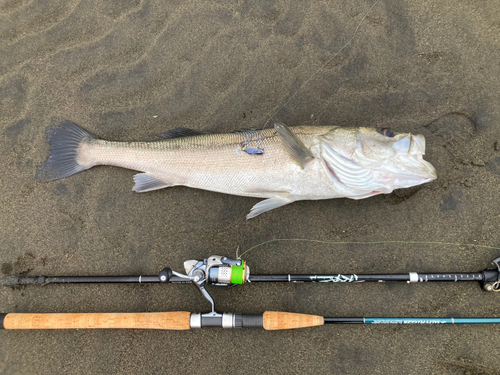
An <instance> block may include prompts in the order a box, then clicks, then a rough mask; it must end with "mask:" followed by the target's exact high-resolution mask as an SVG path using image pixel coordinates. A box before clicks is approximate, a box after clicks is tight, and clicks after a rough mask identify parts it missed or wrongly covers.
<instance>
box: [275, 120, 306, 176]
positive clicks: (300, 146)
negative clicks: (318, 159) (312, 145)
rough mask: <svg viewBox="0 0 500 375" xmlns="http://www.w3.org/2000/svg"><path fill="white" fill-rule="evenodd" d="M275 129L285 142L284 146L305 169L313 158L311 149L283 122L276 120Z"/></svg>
mask: <svg viewBox="0 0 500 375" xmlns="http://www.w3.org/2000/svg"><path fill="white" fill-rule="evenodd" d="M274 129H276V132H277V133H278V136H279V138H280V140H281V143H282V144H283V147H284V148H285V150H286V151H287V152H288V154H289V155H290V157H291V158H292V159H293V160H294V161H295V162H296V163H297V164H298V165H300V166H301V167H302V169H304V167H305V165H306V163H307V162H308V161H309V160H311V159H312V158H313V155H312V153H311V151H310V150H309V149H308V148H307V147H306V146H305V145H304V142H302V141H301V140H300V138H299V137H297V135H296V134H295V133H294V132H293V131H292V129H290V128H289V127H288V126H286V125H285V124H283V123H282V122H276V123H275V124H274Z"/></svg>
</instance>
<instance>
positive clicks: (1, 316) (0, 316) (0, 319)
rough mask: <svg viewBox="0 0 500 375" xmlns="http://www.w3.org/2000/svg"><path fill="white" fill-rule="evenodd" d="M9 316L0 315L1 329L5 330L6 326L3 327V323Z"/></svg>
mask: <svg viewBox="0 0 500 375" xmlns="http://www.w3.org/2000/svg"><path fill="white" fill-rule="evenodd" d="M6 316H7V314H5V313H0V329H5V327H4V325H3V321H4V320H5V317H6Z"/></svg>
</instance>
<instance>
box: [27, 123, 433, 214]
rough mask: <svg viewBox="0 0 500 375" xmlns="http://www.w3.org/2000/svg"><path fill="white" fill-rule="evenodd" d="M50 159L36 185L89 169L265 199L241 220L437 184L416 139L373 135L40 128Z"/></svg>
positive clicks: (143, 186)
mask: <svg viewBox="0 0 500 375" xmlns="http://www.w3.org/2000/svg"><path fill="white" fill-rule="evenodd" d="M47 134H48V140H49V143H50V144H51V155H50V156H49V159H47V161H46V162H45V163H44V164H42V165H41V166H40V167H39V169H38V171H37V176H36V179H37V180H39V181H50V180H55V179H59V178H63V177H67V176H70V175H72V174H74V173H77V172H80V171H82V170H85V169H88V168H91V167H93V166H95V165H113V166H118V167H122V168H127V169H133V170H137V171H140V172H142V173H139V174H137V175H135V176H134V180H135V186H134V188H133V190H134V191H137V192H146V191H152V190H157V189H161V188H165V187H170V186H177V185H183V186H189V187H193V188H197V189H204V190H210V191H215V192H220V193H225V194H233V195H242V196H248V197H259V198H267V199H266V200H264V201H262V202H259V203H258V204H257V205H255V206H254V207H253V209H252V211H251V212H250V213H249V215H248V216H247V218H251V217H255V216H257V215H259V214H261V213H263V212H266V211H268V210H271V209H273V208H276V207H280V206H283V205H285V204H288V203H291V202H293V201H297V200H316V199H330V198H341V197H346V198H352V199H361V198H367V197H370V196H373V195H376V194H382V193H386V194H387V193H390V192H392V191H393V190H394V189H397V188H403V187H410V186H415V185H419V184H422V183H425V182H429V181H432V180H434V179H435V178H436V171H435V169H434V167H433V166H432V165H431V164H430V163H428V162H426V161H424V160H423V158H422V156H423V154H424V151H425V140H424V138H423V136H421V135H412V134H397V135H394V136H391V137H388V136H386V135H384V134H380V133H379V132H377V131H376V130H375V129H369V128H341V127H335V126H321V127H311V126H299V127H293V128H288V127H286V126H285V125H283V124H276V125H275V128H274V129H266V130H262V131H260V130H249V131H242V132H235V133H229V134H202V133H199V132H196V131H192V130H189V129H182V128H177V129H174V130H173V131H170V132H167V133H164V135H163V136H164V137H165V139H161V140H157V141H153V142H113V141H106V140H102V139H99V138H98V137H96V136H94V135H92V134H90V133H88V132H86V131H85V130H83V129H82V128H80V127H78V126H77V125H75V124H73V123H71V122H69V121H65V122H63V123H61V124H60V125H59V126H57V127H49V128H48V129H47Z"/></svg>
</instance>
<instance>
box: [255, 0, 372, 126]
mask: <svg viewBox="0 0 500 375" xmlns="http://www.w3.org/2000/svg"><path fill="white" fill-rule="evenodd" d="M379 1H380V0H375V2H374V3H373V5H372V6H371V7H370V9H368V12H366V13H365V15H364V16H363V18H362V19H361V21H359V23H358V26H357V27H356V30H354V34H352V37H351V39H349V40H348V41H347V43H346V44H344V46H343V47H342V48H341V49H339V50H338V51H337V52H336V53H335V54H334V55H333V56H332V57H330V58H329V59H328V60H327V62H326V63H324V64H323V65H322V66H321V67H320V68H319V69H318V70H316V71H315V72H314V73H313V74H312V75H311V76H310V77H309V78H308V79H307V80H306V81H305V82H304V83H303V84H302V85H301V86H300V87H299V88H298V89H297V91H295V93H294V94H293V95H292V96H291V97H290V98H289V99H288V100H287V101H286V102H285V104H283V105H282V106H281V107H280V108H278V110H277V111H276V112H274V113H273V114H272V115H271V117H269V118H268V119H267V121H266V122H265V123H264V126H263V128H262V129H264V128H265V127H266V125H267V124H268V123H269V121H271V119H272V118H273V117H274V116H276V115H277V114H278V112H279V111H281V110H282V109H283V108H285V107H286V105H287V104H288V103H290V101H291V100H292V99H293V98H294V97H295V95H297V94H298V93H299V91H300V90H302V89H303V88H304V86H305V85H307V84H308V83H309V81H310V80H312V79H313V78H314V77H315V76H316V75H317V74H318V73H319V72H320V71H322V70H323V69H324V68H325V66H327V65H328V64H329V63H330V62H331V61H332V60H333V59H334V58H335V57H337V56H338V55H339V54H340V53H341V52H342V51H343V50H344V49H345V48H346V47H347V46H348V45H349V44H351V42H352V41H353V40H354V38H355V37H356V34H357V33H358V30H359V27H360V26H361V24H362V23H363V21H364V20H365V18H366V17H367V16H368V14H369V13H370V12H371V11H372V9H373V8H374V7H375V5H377V3H378V2H379Z"/></svg>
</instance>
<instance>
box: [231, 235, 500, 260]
mask: <svg viewBox="0 0 500 375" xmlns="http://www.w3.org/2000/svg"><path fill="white" fill-rule="evenodd" d="M279 241H297V242H314V243H321V244H328V245H347V244H351V245H377V244H378V245H380V244H413V245H444V246H467V247H480V248H483V249H491V250H500V247H496V246H488V245H478V244H470V243H454V242H440V241H323V240H311V239H308V238H275V239H272V240H268V241H264V242H261V243H259V244H257V245H255V246H252V247H251V248H249V249H247V250H245V251H244V252H243V253H242V254H241V255H238V250H237V252H236V258H237V259H241V257H242V256H243V255H245V254H246V253H248V252H249V251H251V250H253V249H256V248H258V247H260V246H264V245H267V244H270V243H272V242H279Z"/></svg>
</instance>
